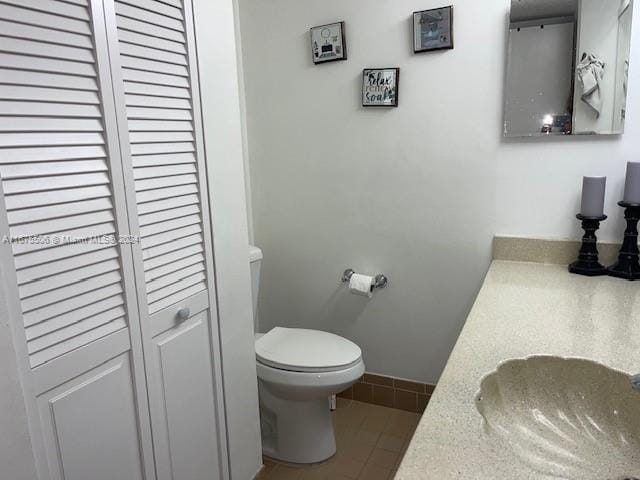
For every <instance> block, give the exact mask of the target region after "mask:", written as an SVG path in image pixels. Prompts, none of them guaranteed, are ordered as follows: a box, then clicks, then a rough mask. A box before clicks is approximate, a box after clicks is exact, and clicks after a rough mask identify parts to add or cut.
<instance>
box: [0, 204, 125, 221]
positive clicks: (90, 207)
mask: <svg viewBox="0 0 640 480" xmlns="http://www.w3.org/2000/svg"><path fill="white" fill-rule="evenodd" d="M112 208H113V203H112V202H111V199H110V198H100V199H96V200H88V201H86V202H75V203H65V204H62V205H51V206H49V207H41V208H27V209H24V210H14V211H12V212H8V213H7V218H8V219H9V222H11V224H12V225H18V224H21V223H28V222H34V221H38V220H44V219H52V218H61V217H67V216H69V215H78V214H80V213H88V212H100V211H102V210H110V209H112Z"/></svg>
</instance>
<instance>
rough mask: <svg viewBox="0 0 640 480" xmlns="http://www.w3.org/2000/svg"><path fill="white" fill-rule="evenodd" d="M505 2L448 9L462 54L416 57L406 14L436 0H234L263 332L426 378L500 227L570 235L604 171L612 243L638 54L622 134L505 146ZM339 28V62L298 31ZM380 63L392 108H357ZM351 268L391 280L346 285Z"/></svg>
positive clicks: (632, 136)
mask: <svg viewBox="0 0 640 480" xmlns="http://www.w3.org/2000/svg"><path fill="white" fill-rule="evenodd" d="M509 3H510V2H509V0H500V1H493V2H478V1H475V0H457V1H455V2H454V4H455V27H454V28H455V50H453V51H444V52H435V53H429V54H420V55H414V54H413V53H412V48H411V46H412V36H411V21H410V17H411V12H413V11H415V10H421V9H427V8H435V7H439V6H442V4H441V2H436V1H435V0H407V1H404V2H397V1H393V0H375V1H371V0H351V1H349V2H345V1H343V0H326V1H324V2H312V1H301V0H271V1H269V2H264V1H261V0H240V2H239V4H240V14H241V17H240V21H241V32H242V42H243V58H244V78H245V85H246V105H247V126H248V139H249V155H250V165H251V185H252V197H253V220H254V229H255V232H254V235H255V242H256V244H257V245H259V246H261V247H262V248H263V250H264V253H265V260H264V268H263V278H262V289H261V298H260V304H259V311H260V317H261V321H262V325H261V326H262V329H265V330H266V329H268V328H270V327H272V326H274V325H276V324H277V325H283V326H297V327H310V328H319V329H326V330H329V331H334V332H337V333H340V334H343V335H346V336H347V337H349V338H351V339H353V340H355V341H356V342H357V343H358V344H360V345H361V346H362V347H363V350H364V355H365V361H366V364H367V370H368V371H372V372H378V373H383V374H389V375H397V376H401V377H406V378H411V379H416V380H422V381H435V380H437V378H438V377H439V374H440V372H441V370H442V368H443V366H444V364H445V362H446V359H447V357H448V355H449V352H450V350H451V347H452V345H453V343H454V342H455V339H456V337H457V335H458V332H459V330H460V328H461V326H462V324H463V322H464V319H465V318H466V314H467V312H468V309H469V307H470V306H471V304H472V302H473V299H474V296H475V294H476V291H477V289H478V287H479V285H480V284H481V281H482V278H483V275H484V273H485V271H486V268H487V266H488V263H489V260H490V245H491V238H492V236H493V235H494V234H495V233H499V234H513V235H527V236H541V237H554V238H564V237H577V236H578V234H579V225H578V223H577V220H575V219H574V214H575V213H576V212H577V209H578V197H579V189H580V184H581V178H580V177H581V175H583V174H590V173H602V174H605V175H609V177H610V188H609V195H608V201H607V208H608V213H609V214H611V215H612V216H613V217H614V218H613V219H611V220H610V221H608V222H606V225H605V228H604V230H603V232H602V234H603V235H602V237H603V238H605V239H607V240H617V239H619V238H620V232H621V221H620V213H621V212H619V209H618V208H617V207H615V206H614V205H615V203H614V201H615V200H617V199H618V198H619V197H620V192H621V183H622V176H623V169H624V162H625V161H626V160H629V159H634V158H635V159H637V157H638V153H640V143H639V142H638V140H637V139H638V138H639V136H638V135H639V133H640V131H639V130H640V104H639V100H640V98H638V89H634V88H633V83H634V79H635V83H636V84H638V83H639V82H638V80H640V79H638V74H637V73H636V72H639V71H640V70H639V69H640V58H638V57H639V55H640V50H638V48H636V49H635V50H634V52H638V53H632V56H633V55H634V54H635V56H636V58H635V59H632V62H631V63H632V69H631V77H632V79H631V82H630V83H631V84H632V87H631V92H630V105H629V118H630V120H629V122H628V124H627V132H628V133H627V135H626V136H625V137H623V138H622V139H619V138H607V139H593V138H586V139H585V138H562V139H546V140H543V141H540V140H510V141H506V140H504V139H503V138H502V136H501V135H502V121H503V117H502V110H503V91H504V77H505V57H506V53H505V52H506V39H507V25H508V20H507V18H508V15H507V14H508V10H509ZM338 20H344V21H346V28H347V31H346V35H347V42H348V49H349V59H348V60H347V61H345V62H335V63H332V64H325V65H320V66H314V65H313V64H312V62H311V59H310V53H309V41H308V29H309V27H311V26H313V25H320V24H323V23H328V22H332V21H338ZM636 25H638V22H637V18H636ZM636 33H638V28H636ZM634 38H635V42H636V44H638V35H635V37H634ZM638 47H639V48H640V45H638ZM634 60H635V63H637V64H638V65H635V64H634ZM376 66H399V67H400V68H401V75H400V96H399V101H400V106H399V108H397V109H390V110H380V109H373V110H367V109H363V108H361V107H360V81H361V80H360V79H361V71H362V69H363V68H365V67H376ZM636 117H637V118H636ZM347 267H353V268H355V269H356V270H358V271H363V272H365V273H378V272H382V273H385V274H387V275H388V276H389V278H390V284H389V288H388V289H387V290H385V291H382V292H380V293H378V294H377V295H376V297H375V298H374V299H373V300H371V301H367V300H366V299H363V298H359V297H355V296H352V295H349V294H347V293H346V292H345V291H344V288H343V287H342V286H341V285H340V284H339V282H338V279H339V277H340V275H341V273H342V271H343V270H344V269H345V268H347Z"/></svg>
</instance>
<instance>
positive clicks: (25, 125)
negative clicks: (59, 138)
mask: <svg viewBox="0 0 640 480" xmlns="http://www.w3.org/2000/svg"><path fill="white" fill-rule="evenodd" d="M0 131H4V132H24V131H27V132H101V131H102V122H101V121H100V120H99V119H97V118H91V119H77V118H48V117H15V116H14V117H13V118H3V117H0Z"/></svg>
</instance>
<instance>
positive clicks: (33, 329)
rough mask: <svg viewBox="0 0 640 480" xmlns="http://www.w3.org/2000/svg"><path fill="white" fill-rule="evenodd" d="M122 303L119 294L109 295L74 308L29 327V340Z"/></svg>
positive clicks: (27, 330) (27, 331)
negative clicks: (67, 312) (76, 308)
mask: <svg viewBox="0 0 640 480" xmlns="http://www.w3.org/2000/svg"><path fill="white" fill-rule="evenodd" d="M122 305H123V303H122V299H121V298H119V297H118V296H114V297H109V298H107V299H105V300H102V301H99V302H95V303H93V304H91V305H87V306H86V307H83V308H79V309H78V310H74V311H73V312H71V313H70V314H68V315H61V316H59V317H56V318H55V319H54V320H51V321H49V322H45V323H39V324H37V325H33V326H30V327H27V329H26V333H27V340H31V339H33V338H38V337H41V336H43V335H47V334H48V333H51V332H55V331H56V330H59V329H61V328H64V327H67V326H69V325H74V324H76V323H78V322H81V321H82V320H84V319H86V318H91V317H93V316H96V315H100V314H101V313H103V312H106V311H109V310H112V309H114V308H118V307H120V306H122Z"/></svg>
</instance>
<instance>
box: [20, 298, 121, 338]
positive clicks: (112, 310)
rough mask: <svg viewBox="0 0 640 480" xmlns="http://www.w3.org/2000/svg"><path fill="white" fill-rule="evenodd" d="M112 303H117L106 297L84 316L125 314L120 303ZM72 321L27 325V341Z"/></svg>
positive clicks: (59, 328)
mask: <svg viewBox="0 0 640 480" xmlns="http://www.w3.org/2000/svg"><path fill="white" fill-rule="evenodd" d="M114 304H115V305H117V303H115V302H114V299H113V298H112V299H108V300H106V301H104V302H103V303H102V304H101V305H100V306H99V307H98V309H97V311H96V313H94V314H93V315H88V316H86V317H85V318H95V317H98V316H103V315H104V316H109V317H111V318H120V317H123V316H124V315H125V310H124V308H123V307H122V305H118V306H115V307H113V305H114ZM85 314H86V312H85ZM58 318H60V317H58ZM56 320H57V319H56ZM73 323H75V322H66V323H58V324H57V325H56V324H54V323H45V324H42V323H40V324H38V325H34V326H33V327H29V328H27V329H26V333H27V341H29V342H30V341H32V340H36V339H39V338H42V337H43V336H45V335H49V334H51V333H52V332H56V331H60V330H62V329H64V328H65V327H68V326H70V325H73Z"/></svg>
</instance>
